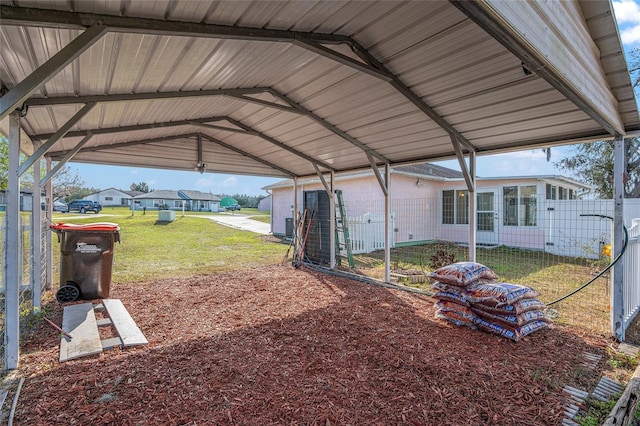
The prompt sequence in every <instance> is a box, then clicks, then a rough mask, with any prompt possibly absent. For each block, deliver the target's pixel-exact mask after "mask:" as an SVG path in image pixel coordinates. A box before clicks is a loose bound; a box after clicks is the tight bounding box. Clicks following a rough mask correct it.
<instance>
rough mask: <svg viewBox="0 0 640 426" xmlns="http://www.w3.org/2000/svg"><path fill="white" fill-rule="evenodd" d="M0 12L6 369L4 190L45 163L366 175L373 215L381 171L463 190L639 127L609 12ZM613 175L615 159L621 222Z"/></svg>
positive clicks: (222, 5) (14, 326) (12, 275)
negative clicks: (428, 170) (453, 183)
mask: <svg viewBox="0 0 640 426" xmlns="http://www.w3.org/2000/svg"><path fill="white" fill-rule="evenodd" d="M0 4H1V6H0V16H1V21H0V37H1V40H2V42H1V43H0V53H1V55H0V56H1V67H0V79H1V82H2V87H1V89H2V93H3V96H2V98H1V107H0V119H1V120H2V121H1V122H0V123H1V124H0V125H1V128H2V131H3V133H4V134H8V136H9V142H10V158H9V160H10V168H9V170H10V174H9V191H8V195H9V205H8V206H7V216H6V217H7V223H8V227H7V232H6V234H7V237H6V239H5V241H6V246H5V250H4V253H6V259H5V262H4V265H6V271H5V282H6V321H7V322H6V324H7V327H6V330H7V331H6V334H7V337H6V343H7V351H6V358H7V362H6V365H7V367H8V368H14V367H15V366H16V365H17V361H18V349H17V341H18V339H19V331H18V303H17V300H18V299H17V292H18V287H19V283H18V272H17V265H18V253H17V251H18V250H17V247H18V244H19V235H18V203H17V201H16V200H17V197H18V195H17V192H18V191H17V189H18V188H19V176H20V174H22V173H23V172H24V171H25V170H26V169H28V168H29V167H30V166H32V165H34V164H39V161H40V159H41V158H43V157H46V158H47V162H48V164H49V165H51V161H59V162H60V163H59V164H60V165H62V164H64V163H65V162H66V161H69V160H73V161H77V162H87V163H95V164H114V165H129V166H141V167H158V168H167V169H176V170H194V169H195V170H201V171H211V172H220V173H235V174H252V175H261V176H274V177H291V178H294V179H295V178H298V177H302V176H308V175H312V174H319V175H320V176H323V175H327V176H328V181H327V182H325V183H326V187H327V190H328V191H332V187H333V177H334V175H335V174H336V173H340V172H346V171H351V170H355V169H362V168H368V167H372V168H373V169H374V170H375V171H376V172H377V176H378V178H379V182H380V186H381V191H382V192H383V193H384V194H385V195H386V199H387V200H388V187H387V184H386V182H387V179H386V178H387V177H388V174H387V173H383V172H380V171H379V170H380V168H383V169H384V170H386V171H387V172H388V169H389V167H391V166H394V165H400V164H410V163H415V162H421V161H425V160H430V159H443V158H452V157H457V158H458V160H459V162H460V164H461V167H462V169H463V172H464V174H465V178H466V181H467V186H468V187H469V190H470V192H473V190H474V184H475V176H474V175H475V173H474V169H475V157H476V155H482V154H486V153H498V152H505V151H509V150H516V149H521V148H525V147H536V146H537V147H548V146H553V145H558V144H568V143H575V142H579V141H592V140H600V139H607V138H615V140H616V148H617V152H618V153H619V154H620V153H622V150H621V148H622V144H623V143H624V140H623V137H624V135H625V134H628V133H629V132H634V131H637V130H638V129H639V128H640V119H639V117H638V111H637V107H636V101H635V97H634V94H633V90H632V87H631V82H630V78H629V75H628V71H627V66H626V62H625V58H624V54H623V51H622V47H621V42H620V38H619V35H618V31H617V26H616V23H615V18H614V16H613V9H612V5H611V3H610V2H609V1H608V0H605V1H588V0H585V1H578V0H576V1H563V2H560V1H557V2H545V3H540V2H532V1H528V2H524V1H523V2H509V1H494V0H492V1H458V0H452V1H450V2H441V1H433V2H431V1H410V0H406V1H378V2H360V1H351V0H344V1H304V2H303V1H296V0H292V1H256V2H238V1H200V2H179V1H173V0H166V1H157V2H148V1H142V0H121V1H110V2H85V1H73V0H59V1H50V2H41V1H38V0H20V1H16V0H13V1H10V0H0ZM18 149H20V150H22V151H23V152H25V153H26V154H27V155H29V158H28V160H27V161H25V162H24V163H23V164H19V160H18ZM465 156H466V157H467V159H466V158H465ZM35 169H38V168H37V167H36V168H35ZM54 172H55V169H53V171H52V172H50V173H48V174H47V175H46V176H44V177H42V178H41V177H40V176H38V173H37V172H36V181H37V182H35V183H36V184H40V185H45V184H46V183H47V181H48V180H49V178H50V176H51V175H52V174H53V173H54ZM622 178H623V159H622V158H621V154H620V155H618V157H617V162H616V208H617V211H620V209H619V207H620V206H621V203H622V189H621V188H622ZM36 186H37V185H36ZM36 192H38V193H39V191H34V193H36ZM474 198H475V197H470V199H471V206H470V208H471V212H472V213H471V214H470V217H471V223H470V227H469V228H470V241H471V242H472V243H473V242H474V241H475V224H474V223H473V222H474V219H473V218H474V217H475V215H474V214H473V212H474V205H473V204H474ZM331 199H333V197H331ZM39 204H40V203H39V200H36V203H34V205H39ZM34 216H36V215H34ZM387 216H388V202H387ZM616 219H617V220H616V225H615V229H616V232H615V242H616V247H618V249H619V247H620V242H621V238H622V222H621V214H616ZM36 226H39V224H36ZM387 228H388V226H387ZM387 235H388V236H389V235H390V232H389V230H388V229H387ZM472 246H473V244H472ZM471 253H472V254H471V256H472V257H473V250H472V251H471ZM388 254H389V249H388V248H387V260H388V259H389V257H388ZM615 276H616V277H620V274H619V271H618V272H617V273H615ZM620 279H621V278H614V284H615V282H616V280H617V282H618V283H619V280H620ZM618 291H619V286H617V287H616V286H615V285H614V303H613V321H612V324H614V326H613V332H614V335H615V336H616V337H620V336H621V335H623V330H621V328H620V326H619V325H615V324H619V321H617V319H619V318H621V316H622V315H623V312H622V305H621V304H620V303H621V301H620V300H618V299H619V296H620V295H619V294H618V295H616V292H618Z"/></svg>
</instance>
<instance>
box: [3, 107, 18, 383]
mask: <svg viewBox="0 0 640 426" xmlns="http://www.w3.org/2000/svg"><path fill="white" fill-rule="evenodd" d="M8 166H9V167H8V176H7V181H8V182H7V210H6V221H7V227H6V230H7V231H6V238H5V247H4V250H3V253H4V262H3V264H4V277H5V280H4V282H5V300H4V303H5V306H4V312H5V320H4V321H5V335H4V344H5V349H4V356H5V359H4V366H5V368H6V369H7V370H13V369H16V368H18V360H19V348H20V306H19V302H20V299H19V289H20V273H19V272H20V268H21V263H20V257H19V252H20V249H21V247H20V177H19V175H18V169H19V166H20V114H19V113H18V112H15V111H14V112H12V113H11V114H9V164H8Z"/></svg>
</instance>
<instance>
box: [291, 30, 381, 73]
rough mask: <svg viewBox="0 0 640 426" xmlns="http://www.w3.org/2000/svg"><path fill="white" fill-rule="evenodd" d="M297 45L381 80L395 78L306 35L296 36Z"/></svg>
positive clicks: (294, 42) (295, 42)
mask: <svg viewBox="0 0 640 426" xmlns="http://www.w3.org/2000/svg"><path fill="white" fill-rule="evenodd" d="M293 44H294V45H295V46H299V47H302V48H303V49H306V50H308V51H310V52H313V53H316V54H318V55H320V56H324V57H325V58H329V59H332V60H334V61H336V62H339V63H341V64H342V65H346V66H348V67H351V68H354V69H356V70H358V71H360V72H363V73H365V74H369V75H372V76H374V77H376V78H379V79H380V80H383V81H386V82H390V81H391V80H393V75H391V74H390V73H389V72H387V71H386V70H380V69H378V68H376V67H374V66H371V65H369V64H367V63H363V62H358V61H356V60H354V59H352V58H350V57H348V56H345V55H343V54H342V53H339V52H336V51H334V50H331V49H329V48H327V47H324V46H323V45H321V44H320V43H317V42H315V41H313V40H309V39H308V38H304V37H296V38H295V39H294V41H293Z"/></svg>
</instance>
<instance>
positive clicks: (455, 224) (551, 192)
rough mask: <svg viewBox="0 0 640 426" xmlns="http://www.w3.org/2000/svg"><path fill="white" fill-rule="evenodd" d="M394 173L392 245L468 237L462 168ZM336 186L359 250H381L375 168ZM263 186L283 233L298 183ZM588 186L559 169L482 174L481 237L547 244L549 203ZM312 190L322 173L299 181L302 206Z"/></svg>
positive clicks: (276, 229)
mask: <svg viewBox="0 0 640 426" xmlns="http://www.w3.org/2000/svg"><path fill="white" fill-rule="evenodd" d="M390 175H391V182H390V190H389V194H390V197H391V199H390V201H391V221H392V222H391V227H392V229H393V231H394V232H393V241H392V244H393V245H394V246H401V245H413V244H420V243H424V242H429V241H434V240H444V241H451V242H461V243H465V242H468V234H469V231H468V224H469V207H468V197H469V192H468V191H467V188H466V184H465V181H464V179H463V177H462V174H461V173H460V172H458V171H455V170H451V169H447V168H445V167H441V166H437V165H434V164H429V163H424V164H419V165H412V166H400V167H396V168H393V169H392V170H391V173H390ZM335 187H336V189H339V190H342V193H343V198H344V201H345V210H346V216H347V218H348V223H349V226H350V227H351V229H350V234H351V236H352V241H353V245H354V247H355V248H356V250H357V251H371V250H373V249H378V248H381V247H382V246H383V241H384V239H383V238H384V225H383V223H384V201H383V200H384V199H383V194H382V191H381V189H380V186H379V184H378V181H377V179H376V178H375V176H373V172H372V171H362V172H357V173H350V174H344V175H338V176H336V178H335ZM264 189H266V190H268V191H269V192H270V193H271V194H272V197H273V200H272V212H271V221H272V222H271V227H272V229H271V230H272V233H273V234H274V235H284V234H285V226H286V221H287V218H292V217H293V198H294V197H293V190H292V189H293V181H291V180H286V181H281V182H277V183H275V184H272V185H269V186H267V187H265V188H264ZM588 189H589V187H588V186H587V185H584V184H581V183H580V182H577V181H575V180H573V179H569V178H566V177H563V176H555V175H545V176H522V177H501V178H477V180H476V194H477V195H476V196H477V243H478V244H480V245H488V246H496V245H506V246H512V247H520V248H530V249H545V230H546V226H547V224H546V222H545V220H544V218H545V214H546V210H545V201H546V200H574V199H577V198H578V197H579V194H582V193H584V192H585V191H587V190H588ZM310 190H324V187H323V186H322V185H321V183H320V182H319V179H318V178H310V179H301V180H299V181H298V191H299V193H298V203H299V210H303V209H304V206H303V205H302V200H303V199H304V198H303V196H302V194H303V192H304V191H310ZM364 229H369V231H367V232H365V231H364ZM371 230H373V231H371ZM360 234H362V235H365V234H367V236H359V235H360ZM372 235H373V236H372ZM359 240H362V241H359ZM365 240H367V241H365ZM373 240H375V241H373Z"/></svg>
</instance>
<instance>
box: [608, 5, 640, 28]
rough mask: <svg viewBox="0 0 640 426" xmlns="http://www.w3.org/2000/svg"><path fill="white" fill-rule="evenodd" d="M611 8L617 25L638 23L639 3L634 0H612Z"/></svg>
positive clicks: (639, 21) (639, 17) (639, 14)
mask: <svg viewBox="0 0 640 426" xmlns="http://www.w3.org/2000/svg"><path fill="white" fill-rule="evenodd" d="M613 10H614V12H615V14H616V20H617V21H618V24H619V25H623V24H640V4H638V3H637V2H636V1H635V0H622V1H614V2H613Z"/></svg>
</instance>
